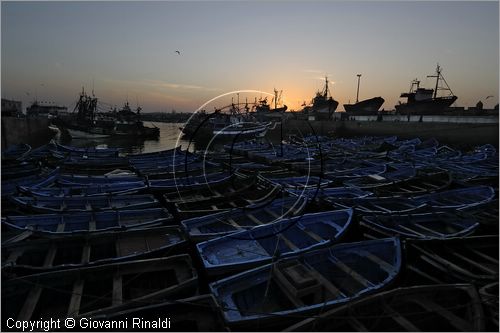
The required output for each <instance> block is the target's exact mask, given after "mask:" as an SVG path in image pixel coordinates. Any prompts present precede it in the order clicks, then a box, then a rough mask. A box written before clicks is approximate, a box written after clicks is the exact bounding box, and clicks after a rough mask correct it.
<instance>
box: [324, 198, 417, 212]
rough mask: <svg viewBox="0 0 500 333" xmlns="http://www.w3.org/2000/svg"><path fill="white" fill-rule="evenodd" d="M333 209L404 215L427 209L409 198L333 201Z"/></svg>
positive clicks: (331, 203) (331, 202)
mask: <svg viewBox="0 0 500 333" xmlns="http://www.w3.org/2000/svg"><path fill="white" fill-rule="evenodd" d="M329 203H330V205H332V206H333V207H336V208H339V209H342V208H354V210H355V212H356V213H357V214H361V215H366V214H402V213H410V212H418V211H419V210H422V209H424V208H425V207H426V205H425V203H420V202H415V201H414V200H412V199H409V198H401V197H394V198H376V197H365V198H355V199H342V200H331V201H329Z"/></svg>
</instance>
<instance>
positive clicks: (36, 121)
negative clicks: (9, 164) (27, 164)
mask: <svg viewBox="0 0 500 333" xmlns="http://www.w3.org/2000/svg"><path fill="white" fill-rule="evenodd" d="M49 123H50V122H49V119H47V118H41V117H34V118H16V117H2V149H5V148H7V147H8V146H10V145H14V144H17V143H27V144H29V145H30V146H31V147H33V148H35V147H39V146H41V145H44V144H46V143H48V142H49V141H50V139H51V138H52V137H53V135H54V133H52V132H51V131H50V130H49Z"/></svg>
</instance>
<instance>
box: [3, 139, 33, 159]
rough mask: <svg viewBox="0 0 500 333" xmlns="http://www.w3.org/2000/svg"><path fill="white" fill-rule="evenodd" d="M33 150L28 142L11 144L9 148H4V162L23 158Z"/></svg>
mask: <svg viewBox="0 0 500 333" xmlns="http://www.w3.org/2000/svg"><path fill="white" fill-rule="evenodd" d="M30 151H31V146H30V145H28V144H26V143H19V144H16V145H11V146H9V147H7V149H2V163H5V162H8V161H13V160H17V159H21V158H22V157H23V156H26V155H27V154H28V153H29V152H30Z"/></svg>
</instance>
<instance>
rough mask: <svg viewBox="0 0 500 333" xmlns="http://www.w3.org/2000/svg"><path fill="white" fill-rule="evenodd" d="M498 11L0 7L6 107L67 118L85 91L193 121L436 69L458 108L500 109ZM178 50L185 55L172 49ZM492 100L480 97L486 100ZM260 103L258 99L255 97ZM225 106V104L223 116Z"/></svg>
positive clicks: (488, 5) (260, 5)
mask: <svg viewBox="0 0 500 333" xmlns="http://www.w3.org/2000/svg"><path fill="white" fill-rule="evenodd" d="M498 6H499V3H498V1H484V2H481V1H470V2H466V1H459V2H455V1H440V2H424V1H380V2H379V1H354V2H344V1H321V2H306V1H252V2H247V1H239V2H227V1H218V2H212V1H203V2H200V1H189V2H157V1H155V2H121V1H118V2H38V3H34V2H9V1H2V3H1V12H2V17H1V18H2V26H1V29H2V33H1V38H2V42H1V47H2V48H1V57H2V68H1V69H2V79H1V80H2V81H1V89H2V92H1V94H2V97H3V98H9V99H15V100H22V101H23V109H24V108H25V107H26V106H28V105H29V103H30V101H32V100H33V99H34V96H35V95H36V96H37V97H38V100H41V101H53V102H55V103H57V104H62V105H66V106H68V107H70V108H72V107H73V106H74V103H75V102H76V100H77V97H78V93H79V92H80V91H81V89H82V86H85V88H86V90H88V91H90V90H91V89H92V86H94V90H95V94H96V96H97V97H99V98H100V100H102V101H103V102H106V103H108V104H110V105H117V106H121V105H122V104H123V103H124V102H125V100H126V99H127V97H128V100H129V101H130V103H131V104H132V105H133V106H134V107H135V105H136V103H137V101H138V102H139V104H140V105H141V106H142V107H143V109H144V112H158V111H171V110H172V109H175V110H177V111H194V110H195V109H197V108H198V107H200V105H202V104H203V103H205V102H206V101H208V100H210V99H212V98H214V97H216V96H218V95H221V94H225V93H227V92H231V91H235V90H258V91H263V92H269V93H272V92H273V89H274V88H276V89H278V90H283V98H284V100H285V103H286V104H287V105H288V106H289V108H292V109H300V104H302V102H303V101H306V102H308V103H309V102H310V101H311V98H312V97H313V96H314V94H315V92H316V91H317V90H318V89H321V88H322V86H323V83H324V76H325V75H328V77H329V79H330V80H331V81H332V82H333V85H331V86H330V90H331V92H332V94H333V97H334V98H335V99H336V100H338V101H339V102H340V104H339V110H343V106H342V104H344V103H348V102H349V101H350V102H354V101H355V99H356V85H357V77H356V74H358V73H360V74H362V77H361V86H360V100H361V99H367V98H371V97H375V96H382V97H383V98H384V99H385V103H384V105H383V106H382V107H383V108H384V109H386V110H389V109H393V108H394V105H395V104H396V103H397V102H398V100H399V95H400V94H401V92H405V91H408V90H409V88H410V81H411V80H412V79H415V78H419V79H420V80H421V86H423V87H429V88H432V87H433V85H434V80H433V79H428V78H426V76H427V75H431V74H433V73H434V71H435V67H436V63H438V62H439V64H440V65H441V66H442V68H443V75H444V76H445V78H446V81H447V82H448V84H449V85H450V86H451V88H452V90H453V93H454V94H455V95H457V96H458V100H457V102H456V103H455V105H456V106H465V107H468V106H474V105H475V104H476V103H477V102H478V101H479V100H481V101H483V103H484V106H485V107H486V108H492V107H493V106H494V105H495V104H497V103H498V94H499V86H498V81H499V7H498ZM176 50H179V51H180V55H179V54H177V53H176V52H175V51H176ZM489 95H493V96H494V97H490V98H488V99H486V97H487V96H489ZM257 96H260V95H257ZM225 102H226V101H225V100H224V101H223V100H220V103H221V104H224V103H225Z"/></svg>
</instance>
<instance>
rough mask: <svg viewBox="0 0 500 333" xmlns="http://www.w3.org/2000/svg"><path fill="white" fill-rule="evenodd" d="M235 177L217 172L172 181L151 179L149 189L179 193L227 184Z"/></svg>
mask: <svg viewBox="0 0 500 333" xmlns="http://www.w3.org/2000/svg"><path fill="white" fill-rule="evenodd" d="M231 177H234V176H233V175H232V174H229V173H227V172H217V173H212V174H206V175H200V176H185V177H179V178H177V177H176V178H172V179H149V180H148V187H149V189H150V190H151V191H159V192H163V193H165V192H177V191H180V190H185V189H191V190H193V189H199V188H204V187H210V186H213V185H215V184H218V183H223V182H227V181H229V180H230V179H231Z"/></svg>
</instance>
